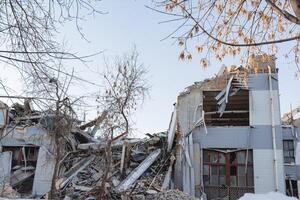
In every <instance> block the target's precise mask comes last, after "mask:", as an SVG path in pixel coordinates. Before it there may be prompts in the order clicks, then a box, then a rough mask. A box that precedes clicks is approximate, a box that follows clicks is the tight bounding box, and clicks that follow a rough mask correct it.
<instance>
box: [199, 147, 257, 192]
mask: <svg viewBox="0 0 300 200" xmlns="http://www.w3.org/2000/svg"><path fill="white" fill-rule="evenodd" d="M246 161H247V162H246ZM203 180H204V181H203V182H204V185H206V186H223V185H224V186H237V187H253V185H254V179H253V160H252V151H251V150H248V151H246V150H241V151H229V152H228V153H227V151H224V150H220V151H218V150H204V151H203Z"/></svg>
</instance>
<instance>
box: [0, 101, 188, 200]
mask: <svg viewBox="0 0 300 200" xmlns="http://www.w3.org/2000/svg"><path fill="white" fill-rule="evenodd" d="M0 116H1V117H0V171H1V173H0V188H2V189H1V191H0V197H7V198H46V199H47V198H48V197H49V195H50V194H51V195H52V194H53V193H50V192H51V189H52V191H53V189H54V194H55V196H54V197H55V198H57V199H90V200H91V199H137V200H138V199H164V198H165V199H189V197H187V196H186V195H184V194H182V193H180V192H178V191H176V192H174V191H171V192H166V190H168V189H169V188H170V186H171V185H172V184H171V174H172V169H173V165H174V162H175V157H174V156H173V154H172V152H171V150H170V147H168V145H169V146H170V144H168V143H170V141H169V142H168V141H167V140H168V139H167V133H166V132H161V133H157V134H146V135H147V138H144V139H137V138H128V136H127V134H121V135H119V136H118V137H116V138H113V139H112V140H111V141H110V146H109V147H110V148H109V149H108V142H107V140H101V139H95V138H94V137H92V136H91V135H92V134H91V132H95V131H97V128H99V123H101V121H102V120H103V118H104V117H105V113H104V114H102V115H101V116H100V117H99V118H97V119H95V120H93V121H91V122H88V123H86V124H84V125H81V124H80V122H76V123H74V125H73V126H72V129H71V131H70V132H69V133H68V134H65V135H63V140H57V141H55V140H53V124H54V114H53V113H51V112H43V113H42V112H38V111H34V110H33V109H32V108H31V107H30V104H29V103H28V102H27V103H26V102H25V105H20V104H15V105H14V106H13V107H11V108H9V107H8V106H7V105H5V104H4V103H0ZM63 120H65V119H63ZM62 122H64V121H62ZM91 129H92V130H91ZM61 141H64V142H63V143H61ZM57 142H58V143H61V144H60V149H59V153H60V156H59V157H58V156H57V154H56V153H55V152H56V151H57V150H56V151H55V145H53V144H55V143H57ZM108 150H109V151H108ZM58 158H59V159H58ZM52 198H53V196H52Z"/></svg>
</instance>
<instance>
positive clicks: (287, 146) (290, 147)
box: [283, 140, 295, 163]
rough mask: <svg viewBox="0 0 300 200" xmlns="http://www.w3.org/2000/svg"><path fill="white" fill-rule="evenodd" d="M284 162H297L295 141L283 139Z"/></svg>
mask: <svg viewBox="0 0 300 200" xmlns="http://www.w3.org/2000/svg"><path fill="white" fill-rule="evenodd" d="M283 157H284V163H295V154H294V141H293V140H283Z"/></svg>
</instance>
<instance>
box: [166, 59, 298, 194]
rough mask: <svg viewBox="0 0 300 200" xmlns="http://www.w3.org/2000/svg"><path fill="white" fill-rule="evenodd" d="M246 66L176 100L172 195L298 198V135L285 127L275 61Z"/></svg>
mask: <svg viewBox="0 0 300 200" xmlns="http://www.w3.org/2000/svg"><path fill="white" fill-rule="evenodd" d="M249 63H250V64H249V66H248V67H247V68H245V67H236V66H233V67H231V68H230V69H227V68H226V67H222V69H221V70H220V72H219V73H218V74H217V75H216V76H215V77H214V78H211V79H207V80H204V81H202V82H196V83H194V84H193V85H191V86H189V87H187V88H186V89H185V91H183V92H182V93H180V94H179V96H178V98H177V102H176V104H174V112H173V114H172V119H171V123H170V128H169V135H168V149H169V150H170V149H172V147H173V146H174V145H173V141H174V140H175V141H176V144H175V147H173V148H175V154H176V163H175V166H174V173H173V177H172V180H173V184H174V187H175V188H178V189H180V190H182V191H184V192H186V193H188V194H190V195H191V196H195V197H198V198H200V197H206V198H207V199H223V198H226V199H230V200H235V199H239V198H240V197H241V196H243V195H244V193H267V192H270V191H278V192H281V193H286V192H287V193H288V194H289V195H293V196H298V191H297V185H298V184H299V181H298V180H300V179H299V176H300V172H299V165H297V164H294V163H297V162H299V161H300V160H299V161H297V157H296V160H295V152H297V151H296V149H297V148H299V147H298V146H297V148H295V145H296V144H298V142H299V139H298V137H297V131H298V128H295V125H282V120H281V118H280V116H281V113H280V105H279V90H278V69H276V65H275V57H273V56H266V55H261V56H256V57H251V58H250V62H249ZM298 150H299V149H298ZM296 155H297V153H296ZM299 155H300V151H299Z"/></svg>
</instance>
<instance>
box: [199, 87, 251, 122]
mask: <svg viewBox="0 0 300 200" xmlns="http://www.w3.org/2000/svg"><path fill="white" fill-rule="evenodd" d="M220 92H221V91H203V110H204V112H205V123H206V125H207V126H249V91H248V90H244V89H240V90H238V91H237V92H236V93H234V94H232V95H229V97H228V102H227V103H226V107H225V110H224V111H223V112H222V113H220V106H221V105H218V101H217V100H216V99H215V97H216V96H217V95H218V94H219V93H220Z"/></svg>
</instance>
